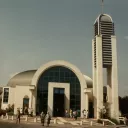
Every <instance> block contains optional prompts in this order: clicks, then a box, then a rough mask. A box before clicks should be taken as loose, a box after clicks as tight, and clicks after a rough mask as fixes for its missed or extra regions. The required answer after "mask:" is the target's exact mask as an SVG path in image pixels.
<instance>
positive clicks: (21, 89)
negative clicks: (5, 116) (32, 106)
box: [14, 85, 30, 114]
mask: <svg viewBox="0 0 128 128" xmlns="http://www.w3.org/2000/svg"><path fill="white" fill-rule="evenodd" d="M29 94H30V90H29V86H21V85H20V86H18V85H17V86H16V88H15V99H14V102H15V104H14V114H16V111H17V108H22V107H23V98H24V96H25V95H27V96H28V97H29ZM29 98H30V97H29Z"/></svg>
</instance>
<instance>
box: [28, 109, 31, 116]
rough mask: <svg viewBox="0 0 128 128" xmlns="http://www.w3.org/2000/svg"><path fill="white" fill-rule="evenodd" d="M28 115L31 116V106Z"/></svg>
mask: <svg viewBox="0 0 128 128" xmlns="http://www.w3.org/2000/svg"><path fill="white" fill-rule="evenodd" d="M28 116H31V108H28Z"/></svg>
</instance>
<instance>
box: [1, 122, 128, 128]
mask: <svg viewBox="0 0 128 128" xmlns="http://www.w3.org/2000/svg"><path fill="white" fill-rule="evenodd" d="M49 127H50V128H128V127H125V126H123V127H121V126H118V127H117V126H86V125H84V126H72V125H70V124H64V125H60V124H56V125H55V124H50V126H49ZM0 128H48V127H46V126H42V125H41V124H39V123H29V122H28V123H27V122H21V124H16V123H15V122H14V121H2V120H0Z"/></svg>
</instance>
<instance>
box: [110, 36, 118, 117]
mask: <svg viewBox="0 0 128 128" xmlns="http://www.w3.org/2000/svg"><path fill="white" fill-rule="evenodd" d="M111 40H112V74H111V77H112V78H111V79H112V105H111V117H112V118H116V119H118V117H119V103H118V102H119V99H118V75H117V74H118V72H117V68H118V67H117V50H116V49H117V48H116V36H112V37H111Z"/></svg>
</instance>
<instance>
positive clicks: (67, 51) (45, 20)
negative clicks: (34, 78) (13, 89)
mask: <svg viewBox="0 0 128 128" xmlns="http://www.w3.org/2000/svg"><path fill="white" fill-rule="evenodd" d="M104 12H105V13H108V14H110V15H111V16H112V18H113V20H114V22H115V27H116V35H117V41H118V42H117V51H118V76H119V94H120V95H121V96H124V95H128V82H127V79H128V14H127V13H128V0H105V6H104ZM100 13H101V6H100V0H1V1H0V85H6V84H7V82H8V80H9V78H10V76H11V75H12V74H14V73H16V72H21V71H25V70H29V69H37V68H39V67H40V66H41V65H43V64H45V63H46V62H48V61H52V60H58V59H60V60H65V61H69V62H71V63H72V64H74V65H76V66H77V67H78V68H79V69H80V70H81V72H83V73H84V74H86V75H88V76H90V77H92V47H91V46H92V42H91V41H92V38H93V33H94V32H93V23H94V21H95V19H96V18H97V16H98V15H99V14H100Z"/></svg>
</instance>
